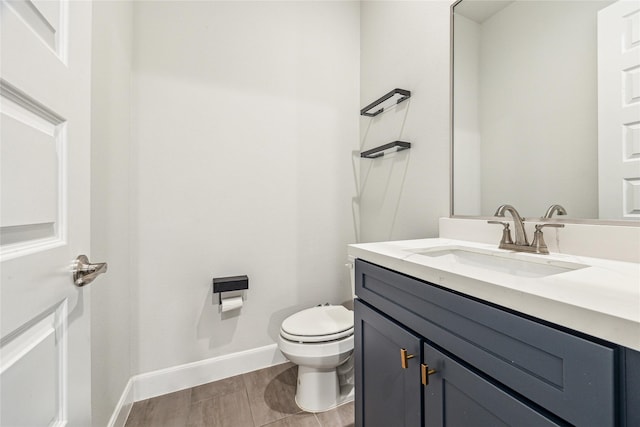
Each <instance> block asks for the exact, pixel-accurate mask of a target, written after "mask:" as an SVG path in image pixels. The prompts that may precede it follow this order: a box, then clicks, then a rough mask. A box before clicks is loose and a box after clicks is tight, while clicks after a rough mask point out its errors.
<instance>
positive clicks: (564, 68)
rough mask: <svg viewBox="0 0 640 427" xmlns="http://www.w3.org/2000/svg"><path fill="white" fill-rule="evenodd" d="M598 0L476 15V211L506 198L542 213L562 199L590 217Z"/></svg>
mask: <svg viewBox="0 0 640 427" xmlns="http://www.w3.org/2000/svg"><path fill="white" fill-rule="evenodd" d="M603 4H604V3H603V2H597V1H584V2H583V1H580V2H515V3H512V4H511V5H509V6H507V7H506V8H504V9H503V10H501V11H500V12H499V13H497V14H495V15H494V16H492V17H491V18H490V19H488V20H487V21H485V22H484V23H483V25H482V30H481V39H482V41H481V60H480V63H481V66H480V67H481V68H480V74H481V76H482V77H481V92H480V93H481V95H480V127H481V129H482V173H483V175H482V214H483V215H491V214H492V213H493V212H494V211H495V209H496V207H497V206H499V205H501V204H503V203H510V204H513V205H514V206H516V207H517V208H518V210H519V212H520V213H521V214H522V215H525V216H541V215H543V214H544V212H545V210H546V209H547V207H549V206H550V205H552V204H554V203H560V204H562V205H563V206H564V207H565V208H566V209H567V211H568V213H569V215H570V216H572V217H577V218H597V217H598V198H597V188H598V174H597V173H598V171H597V168H598V161H597V155H598V153H597V135H598V132H597V85H596V81H597V80H596V71H597V66H596V65H597V64H596V11H597V10H598V9H599V8H601V7H602V5H603ZM550 10H553V13H551V11H550ZM505 34H509V37H506V36H505ZM549 70H553V75H554V78H553V79H549V78H548V77H547V76H548V73H549ZM531 82H535V83H531ZM514 105H515V106H517V108H514V107H513V106H514ZM456 213H457V212H456Z"/></svg>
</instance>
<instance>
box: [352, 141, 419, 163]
mask: <svg viewBox="0 0 640 427" xmlns="http://www.w3.org/2000/svg"><path fill="white" fill-rule="evenodd" d="M395 147H398V149H397V150H396V151H395V152H396V153H397V152H398V151H403V150H408V149H409V148H411V143H410V142H404V141H393V142H390V143H388V144H384V145H381V146H379V147H376V148H372V149H371V150H367V151H363V152H362V153H360V157H364V158H365V159H376V158H378V157H382V156H384V151H385V150H389V149H391V148H395Z"/></svg>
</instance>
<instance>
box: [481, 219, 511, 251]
mask: <svg viewBox="0 0 640 427" xmlns="http://www.w3.org/2000/svg"><path fill="white" fill-rule="evenodd" d="M487 223H489V224H499V225H502V226H503V227H504V228H503V229H502V239H501V240H500V245H501V246H502V245H505V244H512V243H513V240H511V230H510V229H509V223H508V222H506V221H494V220H490V221H487Z"/></svg>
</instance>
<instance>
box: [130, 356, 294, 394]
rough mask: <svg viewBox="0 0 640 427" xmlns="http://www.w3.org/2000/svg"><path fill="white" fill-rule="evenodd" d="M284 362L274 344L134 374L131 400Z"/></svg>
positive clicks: (284, 359) (170, 391)
mask: <svg viewBox="0 0 640 427" xmlns="http://www.w3.org/2000/svg"><path fill="white" fill-rule="evenodd" d="M286 361H287V359H286V358H285V357H284V356H283V355H282V353H281V352H280V350H279V349H278V345H277V344H271V345H267V346H264V347H258V348H254V349H251V350H246V351H241V352H238V353H232V354H226V355H224V356H219V357H213V358H211V359H206V360H200V361H198V362H193V363H187V364H185V365H180V366H173V367H171V368H167V369H160V370H157V371H153V372H147V373H144V374H140V375H136V376H134V377H133V378H132V380H133V400H134V401H135V402H138V401H140V400H144V399H149V398H152V397H156V396H160V395H163V394H167V393H172V392H174V391H178V390H183V389H185V388H191V387H195V386H198V385H202V384H206V383H210V382H212V381H217V380H221V379H223V378H228V377H232V376H234V375H240V374H244V373H247V372H251V371H255V370H257V369H262V368H267V367H269V366H274V365H279V364H281V363H285V362H286Z"/></svg>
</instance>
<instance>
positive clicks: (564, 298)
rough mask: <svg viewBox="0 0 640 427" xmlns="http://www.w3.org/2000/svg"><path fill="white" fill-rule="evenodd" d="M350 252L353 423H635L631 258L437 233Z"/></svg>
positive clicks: (639, 271)
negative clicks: (512, 246) (528, 249)
mask: <svg viewBox="0 0 640 427" xmlns="http://www.w3.org/2000/svg"><path fill="white" fill-rule="evenodd" d="M349 252H350V254H351V255H352V256H354V257H355V258H356V267H355V269H356V295H357V299H356V301H355V339H356V342H355V358H356V359H355V363H356V404H355V408H356V426H359V427H376V426H385V427H388V426H394V427H400V426H423V425H424V426H427V427H430V426H441V425H447V426H464V427H467V426H497V425H508V426H518V427H521V426H535V427H538V426H567V425H577V426H594V427H606V426H628V427H631V426H638V425H640V351H639V350H640V304H639V302H640V289H639V288H640V286H639V285H638V283H640V276H639V275H640V268H639V266H638V264H633V263H622V262H616V261H607V260H598V259H592V258H584V257H573V256H566V255H564V256H563V255H557V254H554V255H552V256H551V257H547V258H545V256H541V255H529V254H517V253H513V252H510V251H500V250H496V249H494V248H493V247H490V246H489V245H483V244H472V243H470V242H459V241H450V240H445V239H424V240H416V241H405V242H387V243H371V244H362V245H352V246H350V248H349ZM505 266H506V267H505ZM607 278H608V282H611V281H615V283H605V282H606V281H607ZM598 281H602V283H599V284H598V283H596V282H598ZM580 289H582V291H581V292H580Z"/></svg>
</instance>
